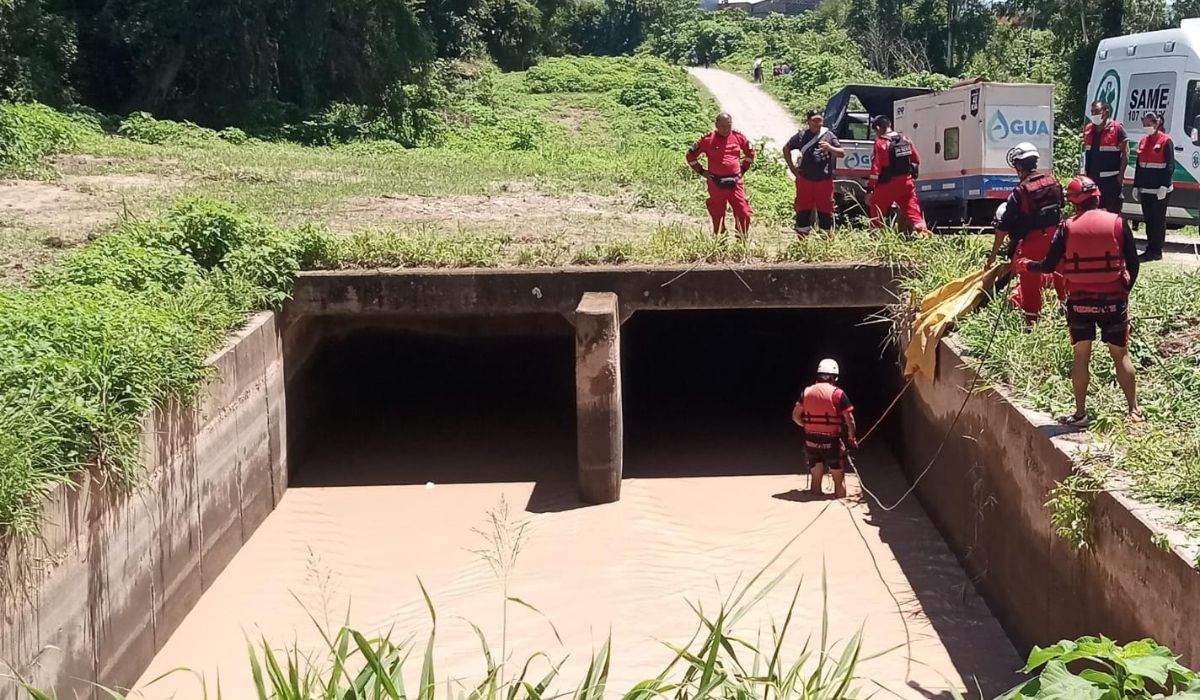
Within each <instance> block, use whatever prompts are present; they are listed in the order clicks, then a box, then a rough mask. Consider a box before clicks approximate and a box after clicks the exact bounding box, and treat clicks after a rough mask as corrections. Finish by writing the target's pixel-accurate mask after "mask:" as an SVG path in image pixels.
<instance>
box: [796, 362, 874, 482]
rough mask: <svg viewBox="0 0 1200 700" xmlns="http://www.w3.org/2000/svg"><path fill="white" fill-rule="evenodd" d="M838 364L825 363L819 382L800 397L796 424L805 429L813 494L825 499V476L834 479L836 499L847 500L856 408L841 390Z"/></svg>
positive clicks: (819, 370)
mask: <svg viewBox="0 0 1200 700" xmlns="http://www.w3.org/2000/svg"><path fill="white" fill-rule="evenodd" d="M838 374H839V368H838V363H837V361H835V360H829V359H826V360H821V362H820V363H819V364H818V365H817V381H816V383H815V384H813V385H812V386H809V387H808V388H806V389H805V390H804V392H803V393H802V394H800V399H799V400H798V401H797V402H796V406H795V407H794V408H793V409H792V422H793V423H795V424H796V425H798V426H800V427H801V428H803V429H804V447H805V450H806V451H807V452H808V468H809V473H810V474H811V475H812V484H811V486H810V491H811V492H812V493H813V494H814V495H818V496H819V495H821V494H822V493H823V492H822V486H823V482H824V479H825V472H826V471H828V472H829V473H830V474H831V475H832V476H833V495H834V496H835V497H837V498H844V497H845V496H846V461H847V460H846V448H847V447H850V448H857V447H858V440H857V438H856V437H855V430H856V428H855V425H854V406H853V405H851V403H850V397H849V396H847V395H846V392H844V391H842V390H841V388H839V387H838V385H837V381H838Z"/></svg>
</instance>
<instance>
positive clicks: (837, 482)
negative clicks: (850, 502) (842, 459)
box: [829, 469, 846, 498]
mask: <svg viewBox="0 0 1200 700" xmlns="http://www.w3.org/2000/svg"><path fill="white" fill-rule="evenodd" d="M829 475H830V476H832V477H833V496H834V498H845V497H846V470H845V469H830V470H829Z"/></svg>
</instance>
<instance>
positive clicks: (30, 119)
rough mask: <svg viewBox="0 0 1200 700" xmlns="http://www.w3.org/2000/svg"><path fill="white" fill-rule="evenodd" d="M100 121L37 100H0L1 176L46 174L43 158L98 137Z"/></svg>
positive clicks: (78, 146) (66, 150)
mask: <svg viewBox="0 0 1200 700" xmlns="http://www.w3.org/2000/svg"><path fill="white" fill-rule="evenodd" d="M99 134H100V124H99V122H98V121H97V120H95V119H93V118H91V117H85V116H72V115H67V114H62V113H60V112H56V111H54V110H53V109H50V108H49V107H46V106H45V105H40V104H3V103H0V176H10V175H11V176H17V177H33V176H37V175H42V174H46V173H47V172H48V168H47V166H46V165H45V163H44V161H43V158H45V156H48V155H51V154H54V153H65V152H70V151H74V150H76V149H78V148H80V147H81V146H83V145H84V144H85V143H87V142H88V141H89V140H90V139H93V138H95V137H98V136H99Z"/></svg>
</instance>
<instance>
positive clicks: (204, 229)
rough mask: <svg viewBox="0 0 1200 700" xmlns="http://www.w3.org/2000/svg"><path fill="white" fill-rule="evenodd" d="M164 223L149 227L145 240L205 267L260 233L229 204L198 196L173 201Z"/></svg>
mask: <svg viewBox="0 0 1200 700" xmlns="http://www.w3.org/2000/svg"><path fill="white" fill-rule="evenodd" d="M165 224H166V225H165V226H162V227H157V228H154V229H153V230H151V231H150V232H149V233H148V235H147V236H146V238H145V239H144V242H146V243H149V244H151V245H166V246H169V247H171V248H174V249H175V250H178V251H180V252H182V253H184V254H186V255H188V256H189V257H191V258H192V260H195V261H196V264H197V265H200V266H201V267H203V268H205V269H212V268H214V267H216V266H217V265H219V264H220V263H221V262H222V261H223V260H224V259H225V256H227V255H229V253H230V252H231V251H233V250H234V249H235V248H237V247H239V246H241V245H242V244H243V243H245V242H246V241H247V240H249V239H250V238H251V236H253V235H257V234H259V233H260V230H259V229H260V227H259V226H258V224H255V223H254V222H251V221H250V220H249V219H247V218H246V217H245V215H243V214H242V213H241V212H239V211H238V210H236V209H234V208H233V207H232V206H231V205H229V204H226V203H224V202H218V201H214V200H210V199H204V198H201V197H195V198H191V199H185V200H183V201H181V202H180V203H178V204H176V205H175V207H174V209H172V210H171V212H170V213H169V214H168V215H167V217H166V220H165Z"/></svg>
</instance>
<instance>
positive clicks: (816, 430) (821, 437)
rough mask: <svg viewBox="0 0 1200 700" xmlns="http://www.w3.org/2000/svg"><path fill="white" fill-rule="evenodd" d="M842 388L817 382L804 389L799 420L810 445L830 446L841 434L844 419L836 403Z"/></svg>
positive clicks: (838, 401) (840, 395)
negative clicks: (802, 424)
mask: <svg viewBox="0 0 1200 700" xmlns="http://www.w3.org/2000/svg"><path fill="white" fill-rule="evenodd" d="M841 399H842V390H841V389H839V388H838V387H836V386H834V385H833V384H830V383H829V382H817V383H816V384H813V385H812V386H810V387H808V388H807V389H805V390H804V397H803V399H802V400H801V403H800V411H801V413H800V420H801V422H802V423H804V434H805V437H806V441H807V443H808V445H809V446H810V447H831V446H833V445H835V444H836V443H837V440H838V439H839V438H841V436H842V428H843V426H844V425H845V420H844V419H843V418H842V414H841V411H839V410H838V403H840V402H841Z"/></svg>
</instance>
